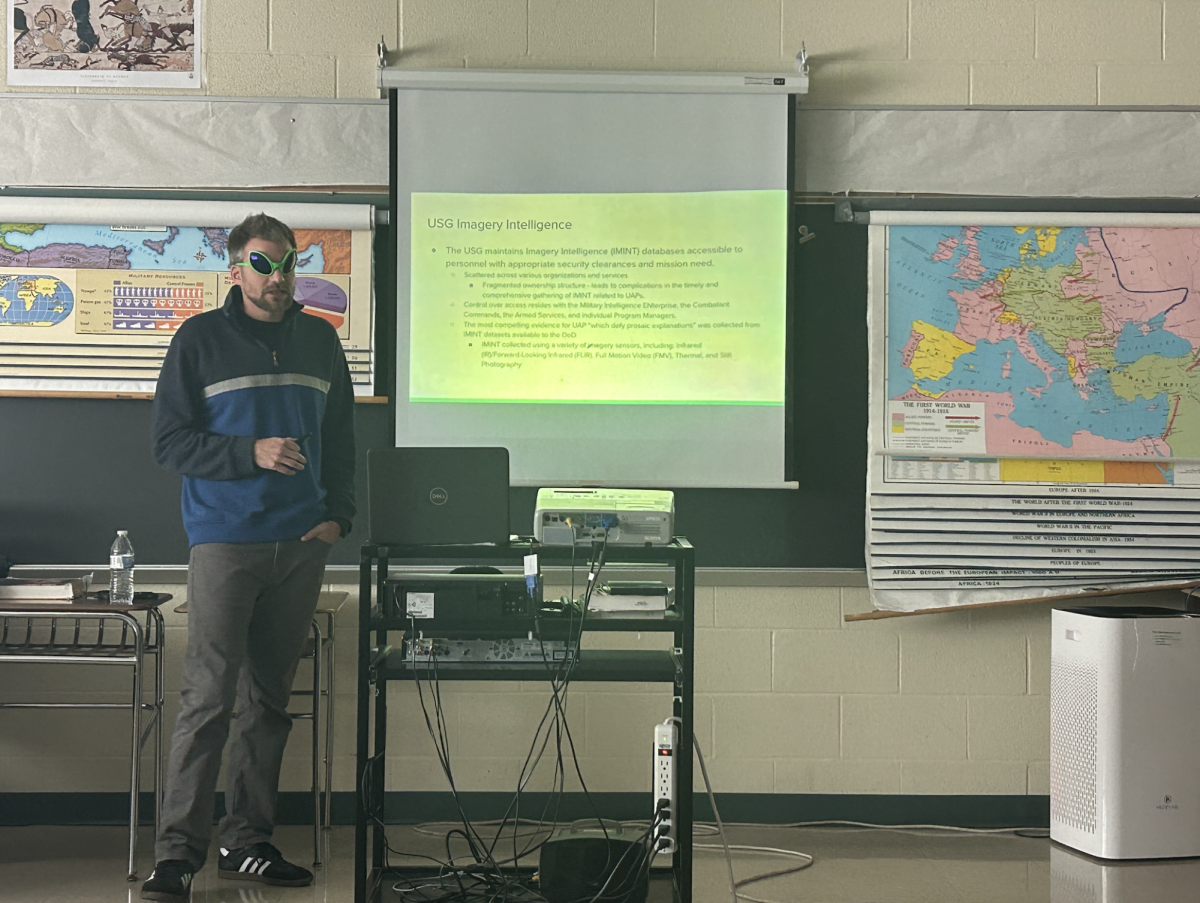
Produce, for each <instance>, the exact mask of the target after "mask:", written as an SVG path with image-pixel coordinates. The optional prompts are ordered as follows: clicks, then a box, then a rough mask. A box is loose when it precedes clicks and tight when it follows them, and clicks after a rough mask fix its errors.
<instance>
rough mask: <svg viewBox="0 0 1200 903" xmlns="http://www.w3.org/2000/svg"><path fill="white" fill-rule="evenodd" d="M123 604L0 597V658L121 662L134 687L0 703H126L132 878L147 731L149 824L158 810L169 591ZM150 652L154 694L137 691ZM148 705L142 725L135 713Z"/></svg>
mask: <svg viewBox="0 0 1200 903" xmlns="http://www.w3.org/2000/svg"><path fill="white" fill-rule="evenodd" d="M139 595H140V598H135V600H134V602H133V603H132V604H130V605H109V604H107V603H103V602H100V601H98V600H97V599H96V597H94V596H88V597H85V598H84V599H83V600H81V601H79V602H41V601H37V602H34V601H29V600H8V601H0V662H55V663H61V664H75V665H125V666H128V667H130V668H132V669H133V692H132V694H131V699H130V701H129V702H128V703H124V702H0V709H128V710H129V711H130V712H131V713H132V715H133V718H132V721H133V728H132V736H131V741H130V748H129V769H130V778H129V880H130V881H134V880H136V879H137V874H136V868H135V863H134V854H135V852H136V849H137V830H138V792H139V790H140V789H141V759H142V757H141V755H140V753H141V750H142V748H143V747H144V746H145V743H146V740H147V739H149V736H150V731H151V730H153V731H154V763H155V764H154V769H153V779H154V827H155V830H156V831H157V830H158V824H159V818H160V816H161V810H162V784H163V781H162V767H163V766H162V762H163V756H162V747H163V737H162V714H163V646H164V639H165V637H166V635H165V633H164V632H163V618H162V613H161V612H160V611H159V608H160V607H161V606H162V605H163V604H164V603H166V602H168V601H170V599H171V596H170V595H169V594H168V593H143V594H139ZM147 655H153V656H154V693H153V695H152V697H151V701H150V702H146V701H145V700H144V699H143V698H142V684H143V682H144V673H145V666H146V661H145V660H146V656H147ZM143 712H149V713H151V714H150V715H149V720H148V722H147V723H146V724H145V730H144V731H143V720H142V713H143Z"/></svg>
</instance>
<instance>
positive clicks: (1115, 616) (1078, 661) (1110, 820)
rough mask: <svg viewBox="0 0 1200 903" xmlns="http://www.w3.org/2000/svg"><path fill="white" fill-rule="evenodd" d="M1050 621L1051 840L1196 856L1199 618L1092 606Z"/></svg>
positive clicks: (1122, 854)
mask: <svg viewBox="0 0 1200 903" xmlns="http://www.w3.org/2000/svg"><path fill="white" fill-rule="evenodd" d="M1050 623H1051V630H1052V631H1053V632H1052V634H1051V641H1050V839H1051V840H1055V841H1058V842H1059V843H1062V844H1065V845H1066V846H1069V847H1073V848H1074V849H1076V850H1079V851H1080V852H1083V853H1087V854H1088V855H1089V856H1096V857H1098V858H1100V859H1164V858H1168V857H1171V858H1173V857H1184V856H1200V769H1198V768H1197V767H1196V751H1197V750H1198V749H1200V619H1198V618H1195V617H1192V616H1191V615H1188V614H1186V613H1184V612H1181V611H1175V610H1173V609H1168V608H1142V609H1137V608H1101V607H1089V608H1072V609H1065V610H1062V611H1055V612H1054V613H1053V616H1052V618H1051V622H1050Z"/></svg>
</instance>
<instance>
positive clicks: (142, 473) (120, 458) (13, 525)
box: [0, 397, 388, 565]
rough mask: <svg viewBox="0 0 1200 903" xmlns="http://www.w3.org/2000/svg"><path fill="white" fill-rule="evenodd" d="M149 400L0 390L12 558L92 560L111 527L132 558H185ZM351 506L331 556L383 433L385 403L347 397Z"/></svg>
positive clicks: (2, 518) (6, 551) (3, 549)
mask: <svg viewBox="0 0 1200 903" xmlns="http://www.w3.org/2000/svg"><path fill="white" fill-rule="evenodd" d="M150 406H151V402H149V401H146V400H135V399H126V400H121V399H104V398H97V399H90V398H31V397H25V398H0V424H2V426H0V554H3V555H7V556H8V557H9V558H11V559H12V560H13V561H14V562H15V563H17V564H36V565H50V564H83V565H100V564H103V563H104V562H106V561H107V560H108V549H109V546H110V545H111V544H112V541H113V537H114V536H115V535H116V531H117V530H128V531H129V537H130V539H132V540H133V546H134V549H135V550H136V552H137V560H138V564H141V565H153V564H159V565H164V564H187V560H188V542H187V534H186V533H184V532H183V521H182V519H181V517H180V513H179V492H180V477H179V476H178V475H177V474H174V473H171V472H170V471H167V470H163V469H162V468H160V467H159V466H158V465H156V464H155V463H154V460H153V458H151V456H150ZM354 413H355V418H354V419H355V428H354V435H355V441H356V443H357V447H358V481H357V482H358V489H357V493H358V498H359V504H358V507H359V514H358V516H357V517H356V518H355V520H354V530H353V532H352V533H351V536H350V538H349V539H348V540H343V541H342V542H339V543H338V544H337V545H335V546H334V548H333V553H332V555H331V557H330V563H331V564H358V546H359V543H360V541H361V540H363V539H365V538H366V533H367V526H366V524H367V518H366V502H365V500H366V492H367V485H366V484H367V479H366V468H367V465H366V450H367V448H369V447H371V446H372V445H382V444H384V443H385V442H386V441H387V436H388V432H387V426H388V424H387V420H388V416H387V406H386V405H380V404H358V405H355V411H354Z"/></svg>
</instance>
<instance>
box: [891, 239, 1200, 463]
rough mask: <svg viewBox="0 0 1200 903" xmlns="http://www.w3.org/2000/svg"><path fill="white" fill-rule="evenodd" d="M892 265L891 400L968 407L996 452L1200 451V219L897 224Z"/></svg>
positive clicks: (1149, 454)
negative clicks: (1198, 225) (1178, 224)
mask: <svg viewBox="0 0 1200 903" xmlns="http://www.w3.org/2000/svg"><path fill="white" fill-rule="evenodd" d="M887 265H888V276H887V312H886V322H887V370H886V377H885V378H886V381H887V386H886V392H887V397H888V398H889V399H891V400H892V401H930V400H937V401H941V402H965V403H971V408H972V409H973V410H976V411H978V412H979V414H980V415H982V419H981V422H980V423H979V424H977V427H978V428H980V429H981V430H982V432H983V440H984V442H983V444H984V446H985V447H986V453H987V454H991V455H1009V456H1030V455H1035V456H1042V455H1053V456H1061V457H1073V456H1074V457H1082V456H1089V457H1130V456H1135V457H1146V458H1169V457H1200V296H1198V293H1197V288H1200V229H1192V228H1130V227H1120V228H1107V227H1087V228H1057V227H1033V226H1030V227H1010V226H965V227H960V226H892V227H890V229H889V236H888V248H887ZM964 407H965V405H964ZM895 416H897V415H893V418H895ZM973 419H976V420H978V419H980V418H978V417H976V418H973ZM896 429H897V428H896V427H893V431H895V430H896ZM900 429H902V427H900ZM980 450H982V449H980Z"/></svg>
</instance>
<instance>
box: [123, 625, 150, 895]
mask: <svg viewBox="0 0 1200 903" xmlns="http://www.w3.org/2000/svg"><path fill="white" fill-rule="evenodd" d="M122 620H124V621H125V622H126V623H127V624H128V626H129V629H130V630H131V631H132V633H133V648H134V663H133V705H132V707H131V709H132V714H133V718H132V720H133V740H132V753H131V754H130V757H129V758H130V762H131V765H130V776H129V880H130V881H136V880H137V869H136V868H135V863H134V857H135V856H136V855H137V832H138V793H139V792H140V791H141V777H142V667H143V666H144V665H145V663H146V662H145V654H146V641H145V637H144V635H143V633H142V625H141V624H140V623H139V622H138V620H137V618H132V617H131V618H122Z"/></svg>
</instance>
